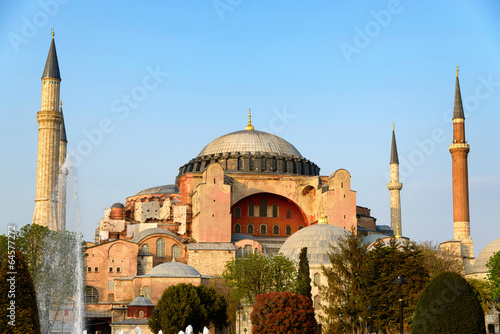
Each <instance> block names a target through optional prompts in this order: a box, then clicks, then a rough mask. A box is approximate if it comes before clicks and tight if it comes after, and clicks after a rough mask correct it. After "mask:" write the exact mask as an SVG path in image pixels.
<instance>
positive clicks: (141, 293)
mask: <svg viewBox="0 0 500 334" xmlns="http://www.w3.org/2000/svg"><path fill="white" fill-rule="evenodd" d="M139 296H143V297H144V290H143V288H142V287H141V292H140V293H139Z"/></svg>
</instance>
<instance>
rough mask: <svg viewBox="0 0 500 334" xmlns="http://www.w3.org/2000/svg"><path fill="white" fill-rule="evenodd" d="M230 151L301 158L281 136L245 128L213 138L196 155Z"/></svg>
mask: <svg viewBox="0 0 500 334" xmlns="http://www.w3.org/2000/svg"><path fill="white" fill-rule="evenodd" d="M230 152H240V153H243V152H250V153H257V152H261V153H270V154H275V155H284V156H286V155H292V156H296V157H299V158H302V155H301V154H300V152H299V151H298V150H297V149H296V148H295V147H294V146H293V145H292V144H290V143H289V142H287V141H286V140H284V139H283V138H280V137H278V136H275V135H272V134H270V133H267V132H262V131H247V130H242V131H236V132H231V133H228V134H227V135H224V136H220V137H218V138H216V139H214V140H213V141H211V142H210V143H209V144H208V145H207V146H205V148H204V149H203V150H201V152H200V154H198V157H202V156H205V155H211V154H219V153H230Z"/></svg>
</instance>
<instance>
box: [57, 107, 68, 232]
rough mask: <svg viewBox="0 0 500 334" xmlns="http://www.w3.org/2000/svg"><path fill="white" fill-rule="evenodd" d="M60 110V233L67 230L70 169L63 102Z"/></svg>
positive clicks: (58, 220) (58, 225)
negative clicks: (67, 166) (68, 165)
mask: <svg viewBox="0 0 500 334" xmlns="http://www.w3.org/2000/svg"><path fill="white" fill-rule="evenodd" d="M59 110H60V112H61V118H62V120H61V136H60V138H59V181H58V183H57V187H58V191H57V195H58V196H57V197H58V202H57V229H58V230H59V231H64V230H66V185H67V180H68V169H67V168H65V166H64V163H65V162H66V155H67V147H68V139H67V138H66V128H65V125H64V115H63V109H62V100H60V102H59Z"/></svg>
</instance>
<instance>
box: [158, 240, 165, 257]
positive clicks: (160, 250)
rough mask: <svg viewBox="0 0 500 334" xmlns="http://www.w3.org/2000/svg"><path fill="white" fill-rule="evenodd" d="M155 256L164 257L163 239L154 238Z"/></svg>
mask: <svg viewBox="0 0 500 334" xmlns="http://www.w3.org/2000/svg"><path fill="white" fill-rule="evenodd" d="M156 257H165V240H163V239H158V240H156Z"/></svg>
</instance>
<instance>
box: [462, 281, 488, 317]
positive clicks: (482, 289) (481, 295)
mask: <svg viewBox="0 0 500 334" xmlns="http://www.w3.org/2000/svg"><path fill="white" fill-rule="evenodd" d="M467 282H468V283H469V284H470V286H471V287H472V289H473V290H474V294H475V295H476V298H477V300H479V303H481V307H482V309H483V313H484V314H485V315H486V314H487V313H488V312H489V311H490V306H491V305H492V304H493V301H494V299H492V298H491V287H490V285H489V284H488V281H485V280H482V279H477V278H467Z"/></svg>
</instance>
